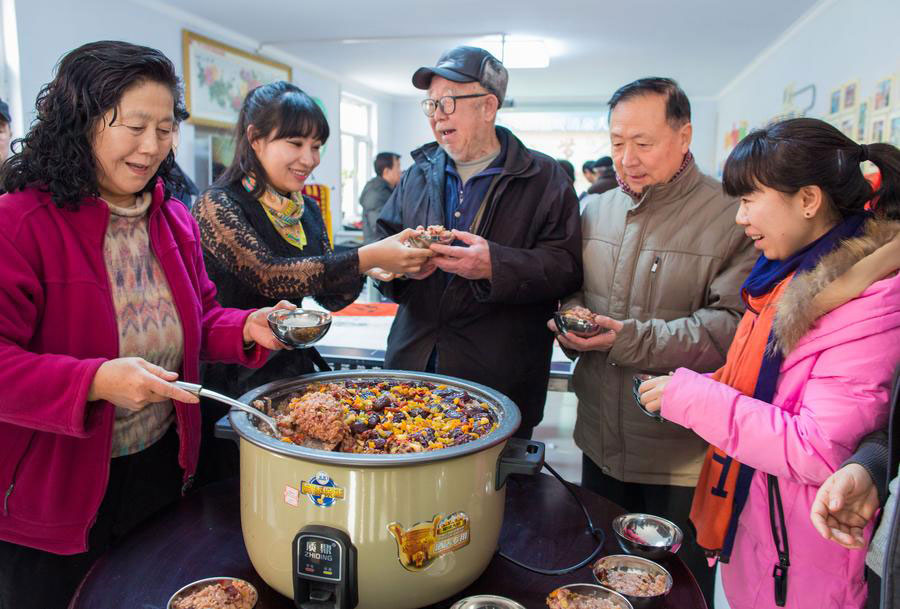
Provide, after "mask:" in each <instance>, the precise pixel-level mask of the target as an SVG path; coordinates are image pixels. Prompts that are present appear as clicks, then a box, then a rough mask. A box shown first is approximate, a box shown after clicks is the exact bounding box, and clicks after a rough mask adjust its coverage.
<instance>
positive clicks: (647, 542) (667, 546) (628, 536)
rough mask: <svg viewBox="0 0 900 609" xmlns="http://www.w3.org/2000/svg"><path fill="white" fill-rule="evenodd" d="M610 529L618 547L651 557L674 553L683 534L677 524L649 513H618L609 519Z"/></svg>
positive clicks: (679, 544)
mask: <svg viewBox="0 0 900 609" xmlns="http://www.w3.org/2000/svg"><path fill="white" fill-rule="evenodd" d="M612 530H613V533H615V535H616V541H618V542H619V546H620V547H621V548H622V550H624V551H625V552H627V553H628V554H634V555H635V556H641V557H643V558H649V559H651V560H661V559H664V558H668V557H670V556H672V555H674V554H675V553H676V552H678V549H679V548H680V547H681V541H682V539H683V538H684V536H683V534H682V532H681V529H680V528H679V527H678V525H676V524H675V523H674V522H671V521H669V520H666V519H665V518H661V517H659V516H654V515H652V514H622V515H621V516H617V517H616V518H614V519H613V521H612Z"/></svg>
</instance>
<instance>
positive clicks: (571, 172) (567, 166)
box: [556, 159, 575, 184]
mask: <svg viewBox="0 0 900 609" xmlns="http://www.w3.org/2000/svg"><path fill="white" fill-rule="evenodd" d="M556 162H557V163H559V166H560V167H562V170H563V171H564V172H565V173H566V177H567V178H569V182H571V183H572V184H575V166H574V165H572V163H570V162H569V161H567V160H566V159H556Z"/></svg>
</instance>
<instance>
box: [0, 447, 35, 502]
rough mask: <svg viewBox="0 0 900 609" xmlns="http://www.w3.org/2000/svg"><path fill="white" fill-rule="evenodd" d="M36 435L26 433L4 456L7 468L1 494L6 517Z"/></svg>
mask: <svg viewBox="0 0 900 609" xmlns="http://www.w3.org/2000/svg"><path fill="white" fill-rule="evenodd" d="M35 433H37V432H35V431H33V430H28V431H27V432H26V433H23V434H21V435H20V436H18V437H16V438H14V439H13V440H12V441H11V442H10V444H9V445H8V447H9V449H10V450H9V452H7V453H6V455H4V459H3V462H4V463H6V464H7V467H4V468H3V472H2V473H3V478H2V483H0V492H2V493H3V504H2V506H0V513H2V514H3V515H4V516H9V500H10V497H12V494H13V492H14V491H15V488H16V477H17V475H18V473H19V468H20V467H21V465H22V461H24V460H25V455H26V454H28V449H29V448H30V447H31V443H32V441H33V440H34V434H35ZM4 452H6V451H4Z"/></svg>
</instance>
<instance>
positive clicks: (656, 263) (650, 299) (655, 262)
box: [647, 256, 659, 316]
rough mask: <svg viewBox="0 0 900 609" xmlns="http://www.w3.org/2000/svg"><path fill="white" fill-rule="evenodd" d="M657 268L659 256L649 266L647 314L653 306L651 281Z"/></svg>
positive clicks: (654, 278)
mask: <svg viewBox="0 0 900 609" xmlns="http://www.w3.org/2000/svg"><path fill="white" fill-rule="evenodd" d="M657 269H659V256H657V257H656V258H654V259H653V264H652V265H651V266H650V279H648V282H649V283H650V285H649V286H647V315H648V316H650V309H651V307H653V282H654V281H655V280H656V271H657Z"/></svg>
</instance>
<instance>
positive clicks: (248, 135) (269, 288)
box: [191, 81, 433, 482]
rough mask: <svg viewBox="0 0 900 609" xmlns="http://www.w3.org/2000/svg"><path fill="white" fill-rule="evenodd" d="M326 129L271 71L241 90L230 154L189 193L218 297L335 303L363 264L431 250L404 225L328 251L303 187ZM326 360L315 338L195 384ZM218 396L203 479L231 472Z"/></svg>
mask: <svg viewBox="0 0 900 609" xmlns="http://www.w3.org/2000/svg"><path fill="white" fill-rule="evenodd" d="M329 133H330V130H329V127H328V122H327V121H326V119H325V114H324V113H323V112H322V109H321V108H320V107H319V105H318V104H316V103H315V101H314V100H313V99H312V98H311V97H310V96H309V95H307V94H306V93H304V92H303V91H302V90H300V89H299V88H297V87H296V86H295V85H293V84H290V83H287V82H284V81H280V82H276V83H272V84H268V85H263V86H260V87H257V88H255V89H253V90H252V91H250V92H249V93H248V94H247V97H246V98H245V99H244V103H243V105H242V107H241V111H240V114H239V117H238V123H237V127H236V130H235V142H236V145H235V155H234V160H233V161H232V163H231V165H230V166H229V167H228V169H226V170H225V172H224V173H223V174H222V175H221V176H220V177H219V179H218V181H217V182H216V183H215V184H214V185H213V186H211V187H210V188H209V189H207V190H206V191H205V192H204V193H203V194H202V195H201V196H200V198H199V199H197V201H196V202H195V203H194V206H193V208H192V210H191V211H192V214H193V215H194V218H196V220H197V223H198V224H199V226H200V240H201V244H202V248H203V259H204V261H205V262H206V268H207V270H208V272H209V276H210V279H212V281H213V282H214V283H215V284H216V286H217V288H218V295H217V299H218V301H219V303H220V304H221V305H222V306H229V307H238V308H252V307H266V306H270V305H271V304H272V303H274V302H277V301H278V300H280V299H291V300H294V301H296V302H298V303H299V302H301V301H302V299H303V298H305V297H313V298H315V299H316V301H317V302H318V303H319V304H320V305H321V306H322V307H324V308H326V309H328V310H331V311H337V310H339V309H342V308H344V307H345V306H347V305H349V304H350V303H352V302H353V301H354V300H355V299H356V297H357V296H358V295H359V292H360V289H361V288H362V284H363V276H362V275H363V273H366V272H369V271H374V272H378V269H379V268H383V269H386V271H388V272H390V273H415V272H417V271H419V270H420V269H421V267H422V265H423V264H424V263H425V261H426V260H427V259H428V258H429V257H430V256H432V255H433V254H432V252H430V251H428V250H423V249H416V248H408V247H405V246H404V245H403V240H404V239H406V238H407V236H408V234H409V233H410V232H412V231H406V232H401V233H400V234H398V235H395V236H393V237H390V238H388V239H383V240H382V241H378V242H376V243H371V244H367V245H364V246H362V247H360V248H353V249H349V250H347V251H344V252H339V253H335V252H333V251H332V249H331V245H330V242H329V240H328V233H327V231H326V229H325V222H324V220H323V219H322V214H321V212H320V211H319V207H318V205H316V204H315V202H314V201H313V200H312V199H309V198H307V197H304V196H303V195H302V189H303V185H304V183H305V182H306V179H307V178H308V177H309V175H310V174H311V173H312V172H313V171H314V170H315V168H316V167H318V165H319V151H320V149H321V147H322V146H323V145H324V144H325V142H326V141H327V140H328V136H329ZM316 368H318V369H319V370H327V369H328V365H327V364H326V363H325V361H324V360H323V359H322V357H321V356H320V355H319V353H318V352H317V351H316V350H315V349H314V348H309V349H295V350H285V351H282V352H280V353H278V354H276V355H275V356H273V357H271V358H269V360H268V362H266V364H265V365H264V366H263V367H261V368H259V369H256V370H252V371H250V370H244V369H242V368H239V367H236V366H233V365H229V364H211V365H208V366H207V367H206V368H205V369H204V371H203V384H204V385H205V386H208V387H210V388H212V389H215V390H216V391H219V392H221V393H224V394H225V395H230V396H233V397H238V396H240V395H242V394H244V393H245V392H247V391H248V390H250V389H252V388H255V387H258V386H260V385H263V384H265V383H268V382H270V381H274V380H278V379H283V378H289V377H294V376H299V375H301V374H306V373H309V372H313V371H315V369H316ZM227 411H228V407H227V406H221V405H219V404H216V403H213V402H210V403H207V402H206V401H204V404H203V415H204V419H203V424H204V427H203V431H204V433H203V446H202V450H201V456H202V459H201V474H202V477H203V481H204V482H209V481H212V480H217V479H220V478H223V477H228V476H229V475H233V474H236V473H237V463H238V461H237V459H238V455H237V450H236V446H235V445H234V443H233V442H230V441H226V440H218V439H215V438H214V437H213V429H214V425H215V421H216V420H217V419H218V418H220V417H222V416H224V415H225V414H226V413H227Z"/></svg>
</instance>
